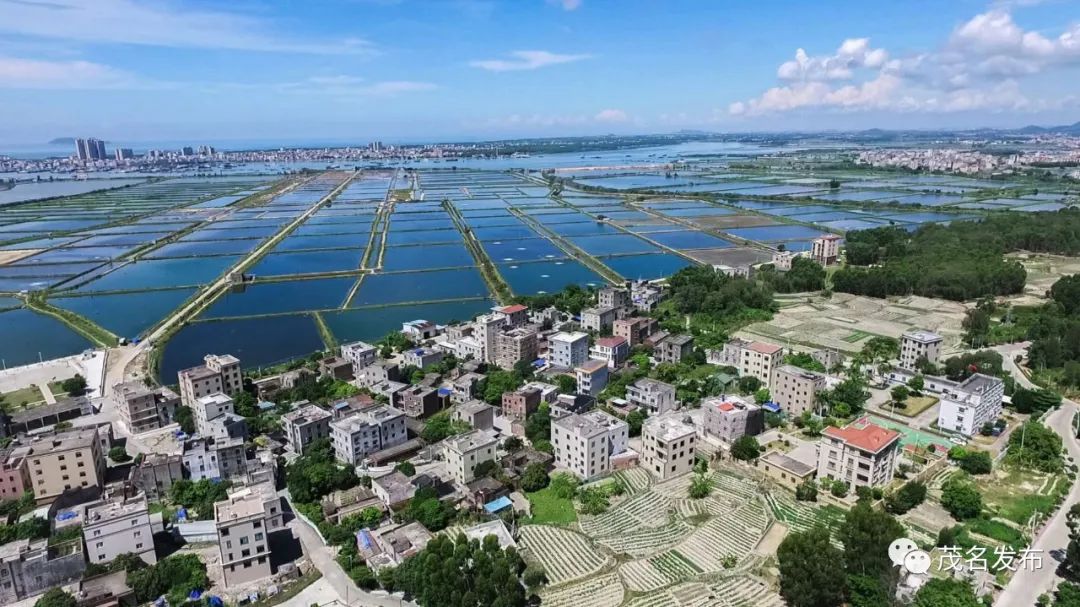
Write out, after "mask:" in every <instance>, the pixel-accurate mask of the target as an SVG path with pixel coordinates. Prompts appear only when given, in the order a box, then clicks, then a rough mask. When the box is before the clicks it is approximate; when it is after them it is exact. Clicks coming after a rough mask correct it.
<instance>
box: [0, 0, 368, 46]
mask: <svg viewBox="0 0 1080 607" xmlns="http://www.w3.org/2000/svg"><path fill="white" fill-rule="evenodd" d="M0 14H2V15H3V18H0V32H7V33H11V34H18V35H23V36H36V37H42V38H51V39H60V40H71V41H79V42H88V43H94V44H101V43H106V44H108V43H112V44H132V45H146V46H161V47H173V48H217V49H235V50H247V51H269V52H285V53H318V54H370V53H373V52H374V48H373V47H372V46H371V44H370V43H368V42H366V41H364V40H362V39H359V38H349V39H345V40H339V41H322V40H319V41H311V40H298V39H294V38H292V37H290V36H289V35H288V34H287V33H286V32H280V31H278V32H275V31H274V30H273V28H272V27H271V24H270V23H268V22H266V21H265V20H263V19H259V18H255V17H251V16H247V15H242V14H239V13H232V12H224V11H215V10H206V9H189V8H186V7H183V5H182V4H181V3H179V2H176V1H175V0H174V1H171V2H170V1H165V2H146V1H139V0H40V1H39V0H0Z"/></svg>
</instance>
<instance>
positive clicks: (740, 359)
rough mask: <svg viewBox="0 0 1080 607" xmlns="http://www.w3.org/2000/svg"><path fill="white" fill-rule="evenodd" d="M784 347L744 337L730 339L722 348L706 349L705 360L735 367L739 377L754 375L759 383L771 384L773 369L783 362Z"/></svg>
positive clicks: (713, 363)
mask: <svg viewBox="0 0 1080 607" xmlns="http://www.w3.org/2000/svg"><path fill="white" fill-rule="evenodd" d="M783 358H784V349H783V348H781V347H780V346H777V345H774V344H767V343H764V342H760V341H748V340H745V339H738V338H736V339H732V340H731V341H729V342H727V343H726V344H724V348H723V349H722V350H708V351H707V352H706V362H708V363H709V364H711V365H720V366H724V367H735V368H736V369H737V370H738V371H739V376H740V377H756V378H758V379H759V380H761V383H762V384H764V385H766V386H768V385H771V384H772V376H773V371H774V370H775V369H776V368H777V367H779V366H780V365H781V364H782V363H783Z"/></svg>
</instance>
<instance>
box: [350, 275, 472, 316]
mask: <svg viewBox="0 0 1080 607" xmlns="http://www.w3.org/2000/svg"><path fill="white" fill-rule="evenodd" d="M487 296H488V288H487V284H486V283H484V279H483V278H482V277H481V276H480V272H479V271H478V270H477V269H476V268H462V269H457V270H434V271H430V272H403V273H400V274H372V275H369V276H365V277H364V279H363V281H362V282H361V283H360V290H359V291H358V292H357V294H356V297H354V298H353V301H352V304H351V306H350V307H358V306H371V305H379V304H394V303H404V302H414V301H415V302H423V301H434V300H439V299H466V298H470V297H487Z"/></svg>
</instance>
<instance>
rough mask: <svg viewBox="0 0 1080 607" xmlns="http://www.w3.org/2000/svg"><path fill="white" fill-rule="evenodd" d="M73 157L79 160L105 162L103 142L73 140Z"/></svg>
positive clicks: (106, 156) (90, 139) (98, 140)
mask: <svg viewBox="0 0 1080 607" xmlns="http://www.w3.org/2000/svg"><path fill="white" fill-rule="evenodd" d="M75 155H76V156H77V157H78V159H79V160H82V161H84V162H85V161H87V160H105V159H106V158H108V155H107V154H106V153H105V142H104V141H102V140H100V139H94V138H93V137H91V138H89V139H76V140H75Z"/></svg>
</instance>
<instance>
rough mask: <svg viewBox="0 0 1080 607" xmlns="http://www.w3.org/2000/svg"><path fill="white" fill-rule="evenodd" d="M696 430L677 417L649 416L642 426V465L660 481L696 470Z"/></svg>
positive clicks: (676, 415)
mask: <svg viewBox="0 0 1080 607" xmlns="http://www.w3.org/2000/svg"><path fill="white" fill-rule="evenodd" d="M696 448H697V430H696V429H695V428H694V425H693V424H691V423H688V422H686V421H683V420H682V419H680V418H679V415H678V414H675V415H661V416H658V417H650V418H648V419H646V420H645V423H644V424H642V425H641V466H642V467H643V468H645V469H646V470H648V471H649V472H651V473H652V474H653V475H655V476H656V477H657V478H659V479H661V480H666V479H669V478H675V477H676V476H681V475H683V474H686V473H688V472H690V471H691V470H693V469H694V456H695V449H696Z"/></svg>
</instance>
